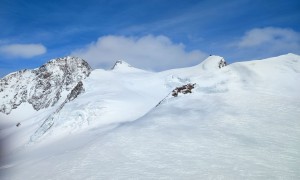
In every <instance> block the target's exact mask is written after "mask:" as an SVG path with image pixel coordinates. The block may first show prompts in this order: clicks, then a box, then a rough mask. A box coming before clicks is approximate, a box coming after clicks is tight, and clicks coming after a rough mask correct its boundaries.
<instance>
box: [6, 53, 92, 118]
mask: <svg viewBox="0 0 300 180" xmlns="http://www.w3.org/2000/svg"><path fill="white" fill-rule="evenodd" d="M90 73H91V67H90V66H89V65H88V63H87V62H85V61H84V60H83V59H80V58H74V57H64V58H58V59H53V60H50V61H49V62H47V63H46V64H44V65H42V66H41V67H39V68H37V69H33V70H22V71H18V72H15V73H11V74H9V75H7V76H5V77H4V78H2V79H0V98H1V101H0V112H2V113H5V114H10V112H11V111H12V110H13V109H16V108H17V107H18V106H19V105H20V104H22V103H25V102H27V103H29V104H31V105H32V107H33V108H34V109H35V110H36V111H38V110H40V109H44V108H47V107H49V106H53V105H55V104H56V103H57V102H58V101H59V100H60V98H61V97H62V93H63V92H68V91H71V90H73V88H74V87H76V85H77V84H78V83H79V82H80V81H81V80H83V79H85V78H86V77H88V76H89V74H90Z"/></svg>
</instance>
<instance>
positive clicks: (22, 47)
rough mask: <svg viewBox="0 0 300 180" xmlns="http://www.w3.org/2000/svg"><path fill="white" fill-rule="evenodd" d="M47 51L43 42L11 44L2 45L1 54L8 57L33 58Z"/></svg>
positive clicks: (0, 47)
mask: <svg viewBox="0 0 300 180" xmlns="http://www.w3.org/2000/svg"><path fill="white" fill-rule="evenodd" d="M46 52H47V49H46V47H45V46H44V45H42V44H9V45H2V46H0V54H2V55H4V56H7V57H18V58H31V57H34V56H38V55H42V54H44V53H46Z"/></svg>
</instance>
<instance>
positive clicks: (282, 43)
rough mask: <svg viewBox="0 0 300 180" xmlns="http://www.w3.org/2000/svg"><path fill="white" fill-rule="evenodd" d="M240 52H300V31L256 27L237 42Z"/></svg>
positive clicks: (266, 53)
mask: <svg viewBox="0 0 300 180" xmlns="http://www.w3.org/2000/svg"><path fill="white" fill-rule="evenodd" d="M234 44H235V46H237V47H238V48H239V51H240V53H241V52H243V53H244V52H245V53H248V54H251V53H257V54H265V55H267V56H270V55H271V56H272V55H279V54H284V53H300V33H299V32H296V31H294V30H292V29H286V28H275V27H266V28H255V29H251V30H250V31H247V32H246V33H245V34H244V36H243V37H241V38H240V40H239V41H238V42H236V43H234Z"/></svg>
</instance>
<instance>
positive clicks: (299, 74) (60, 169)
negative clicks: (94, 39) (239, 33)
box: [0, 54, 300, 179]
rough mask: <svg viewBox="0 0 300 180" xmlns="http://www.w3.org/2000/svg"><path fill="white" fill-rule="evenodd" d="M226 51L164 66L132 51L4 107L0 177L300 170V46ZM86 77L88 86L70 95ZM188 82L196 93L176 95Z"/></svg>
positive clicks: (228, 175) (299, 174) (280, 175)
mask: <svg viewBox="0 0 300 180" xmlns="http://www.w3.org/2000/svg"><path fill="white" fill-rule="evenodd" d="M220 61H224V58H223V57H220V56H209V57H208V58H207V59H206V60H204V61H203V62H201V63H200V64H198V65H196V66H193V67H187V68H180V69H171V70H167V71H162V72H150V71H145V70H141V69H138V68H135V67H133V66H131V65H129V64H127V63H126V62H125V61H117V62H116V64H115V65H114V66H113V68H112V69H110V70H103V69H95V70H91V69H89V68H87V69H86V71H84V72H88V71H90V73H88V75H87V76H84V78H80V79H78V81H76V83H75V82H74V83H73V85H72V87H70V88H68V89H63V90H62V98H61V99H59V100H58V101H57V102H58V103H57V104H55V105H53V106H49V107H46V108H41V109H40V110H38V111H37V110H34V109H33V107H32V105H31V104H30V103H26V102H24V103H22V104H20V105H19V106H18V107H17V108H15V109H12V110H11V113H9V114H5V113H0V120H1V121H0V123H1V129H0V130H1V131H0V138H1V142H2V143H1V144H3V145H4V146H5V147H4V148H2V150H1V151H2V152H1V158H0V163H1V164H0V178H1V179H24V178H25V177H26V179H298V178H300V171H299V165H300V153H299V149H300V119H299V117H300V93H299V92H300V84H299V82H300V56H298V55H295V54H286V55H282V56H278V57H272V58H268V59H263V60H251V61H245V62H236V63H232V64H229V65H227V66H224V67H220V66H219V63H220ZM87 67H88V66H87ZM76 72H78V71H76ZM79 81H80V82H82V87H83V88H84V92H82V93H75V94H76V97H75V98H72V100H70V101H69V100H67V101H66V98H67V97H68V94H70V92H71V90H72V89H74V88H75V86H76V84H77V83H78V82H79ZM187 84H194V88H193V89H191V93H187V94H184V93H178V95H177V96H173V95H172V91H173V90H174V89H175V88H176V87H182V86H184V85H187ZM77 89H78V88H77ZM6 90H7V89H6ZM51 97H52V96H51ZM69 97H70V96H69ZM0 98H1V97H0ZM6 100H7V99H5V100H3V99H0V105H1V103H3V104H6V103H7V101H6ZM62 104H63V106H61V105H62ZM48 117H51V127H50V128H48V129H47V130H43V129H42V130H43V131H42V132H43V133H40V132H41V131H39V129H40V128H41V127H43V126H41V125H42V124H43V123H44V122H45V120H46V119H47V118H48ZM17 122H20V123H21V125H20V126H19V127H16V126H15V125H16V123H17ZM33 137H34V138H33ZM35 137H38V138H35Z"/></svg>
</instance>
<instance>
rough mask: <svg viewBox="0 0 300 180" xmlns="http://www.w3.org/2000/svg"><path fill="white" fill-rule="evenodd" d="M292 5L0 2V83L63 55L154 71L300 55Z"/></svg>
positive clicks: (299, 26)
mask: <svg viewBox="0 0 300 180" xmlns="http://www.w3.org/2000/svg"><path fill="white" fill-rule="evenodd" d="M299 9H300V1H298V0H288V1H287V0H264V1H260V0H236V1H231V0H228V1H221V0H203V1H202V0H197V1H195V0H185V1H182V0H144V1H139V0H127V1H121V0H84V1H82V0H68V1H67V0H51V1H50V0H47V1H46V0H45V1H41V0H0V27H1V31H0V77H1V76H3V75H5V74H7V73H9V72H12V71H16V70H19V69H24V68H35V67H39V66H40V65H42V64H43V63H45V62H47V61H48V60H50V59H52V58H56V57H62V56H66V55H76V56H79V57H82V58H85V59H86V60H87V61H88V62H89V63H90V64H91V65H92V66H93V67H94V68H108V67H110V66H112V65H113V62H114V61H116V60H118V59H124V60H125V61H128V62H129V63H131V64H132V65H134V66H137V67H140V68H144V69H149V70H155V71H160V70H164V69H169V68H176V67H184V66H190V65H194V64H197V63H199V62H200V61H201V60H203V59H204V58H205V57H206V56H207V55H209V54H217V55H220V56H223V57H225V59H227V60H228V61H229V62H230V63H232V62H235V61H243V60H250V59H260V58H266V57H270V56H277V55H280V54H285V53H289V52H291V53H296V54H300V35H299V34H300V23H299V22H300V11H299Z"/></svg>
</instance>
